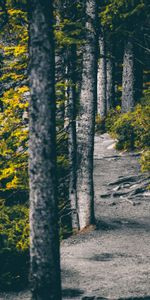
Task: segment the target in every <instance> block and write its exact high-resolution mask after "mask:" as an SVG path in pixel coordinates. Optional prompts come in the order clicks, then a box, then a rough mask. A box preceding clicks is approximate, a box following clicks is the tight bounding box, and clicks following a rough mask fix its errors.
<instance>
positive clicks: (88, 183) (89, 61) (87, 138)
mask: <svg viewBox="0 0 150 300" xmlns="http://www.w3.org/2000/svg"><path fill="white" fill-rule="evenodd" d="M96 22H97V5H96V0H87V1H86V25H85V28H86V38H85V48H84V51H83V73H82V86H81V95H80V113H79V122H78V135H77V137H78V148H77V149H78V174H77V196H78V214H79V225H80V229H81V230H82V229H83V228H85V227H86V226H89V225H91V224H93V223H94V222H95V218H94V187H93V150H94V128H95V105H96V95H97V80H96V77H97V58H96V56H97V34H96Z"/></svg>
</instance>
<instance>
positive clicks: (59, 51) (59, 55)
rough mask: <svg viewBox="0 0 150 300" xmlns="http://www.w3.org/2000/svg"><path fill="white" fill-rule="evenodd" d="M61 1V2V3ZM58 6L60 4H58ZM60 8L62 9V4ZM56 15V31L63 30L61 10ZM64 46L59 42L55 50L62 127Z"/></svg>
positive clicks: (63, 108)
mask: <svg viewBox="0 0 150 300" xmlns="http://www.w3.org/2000/svg"><path fill="white" fill-rule="evenodd" d="M60 4H61V3H59V5H60ZM57 6H58V4H57ZM59 10H60V11H61V10H62V5H60V7H59ZM59 10H58V12H57V15H56V21H55V22H56V31H58V32H59V31H60V30H61V17H60V12H59ZM64 52H65V51H64V47H62V46H60V45H59V43H58V45H56V50H55V80H56V103H57V120H58V125H59V127H60V128H63V127H64V115H65V79H64V78H65V62H64V61H65V58H64V56H65V54H64Z"/></svg>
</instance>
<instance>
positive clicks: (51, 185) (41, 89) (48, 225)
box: [29, 0, 61, 300]
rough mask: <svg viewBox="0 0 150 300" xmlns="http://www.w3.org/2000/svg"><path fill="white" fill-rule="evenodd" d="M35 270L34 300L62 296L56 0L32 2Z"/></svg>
mask: <svg viewBox="0 0 150 300" xmlns="http://www.w3.org/2000/svg"><path fill="white" fill-rule="evenodd" d="M29 8H30V11H29V21H30V28H29V32H30V44H29V52H30V85H31V101H30V139H29V157H30V158H29V178H30V267H31V268H30V269H31V278H30V281H31V290H32V299H34V300H35V299H36V300H37V299H38V300H60V299H61V284H60V259H59V236H58V220H57V197H56V145H55V91H54V78H55V72H54V42H53V30H52V23H53V21H52V20H53V15H52V1H50V0H45V1H43V0H32V1H29Z"/></svg>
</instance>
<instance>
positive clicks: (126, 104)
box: [122, 38, 136, 113]
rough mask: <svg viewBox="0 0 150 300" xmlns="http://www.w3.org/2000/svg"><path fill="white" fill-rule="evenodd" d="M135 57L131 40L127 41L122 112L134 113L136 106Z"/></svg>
mask: <svg viewBox="0 0 150 300" xmlns="http://www.w3.org/2000/svg"><path fill="white" fill-rule="evenodd" d="M135 89H136V88H135V55H134V45H133V42H132V40H131V39H130V38H128V40H127V41H126V44H125V49H124V57H123V77H122V112H124V113H125V112H129V111H132V110H133V108H134V106H135V100H136V99H135V95H136V93H135Z"/></svg>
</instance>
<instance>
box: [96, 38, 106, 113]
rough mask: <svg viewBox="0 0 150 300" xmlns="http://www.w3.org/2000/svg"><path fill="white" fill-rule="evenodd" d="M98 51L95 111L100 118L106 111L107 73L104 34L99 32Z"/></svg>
mask: <svg viewBox="0 0 150 300" xmlns="http://www.w3.org/2000/svg"><path fill="white" fill-rule="evenodd" d="M99 51H100V58H99V63H98V78H97V113H98V115H100V116H101V117H102V118H104V117H105V116H106V112H107V98H106V88H107V73H106V47H105V39H104V34H103V33H102V32H101V33H100V36H99Z"/></svg>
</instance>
